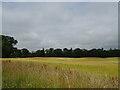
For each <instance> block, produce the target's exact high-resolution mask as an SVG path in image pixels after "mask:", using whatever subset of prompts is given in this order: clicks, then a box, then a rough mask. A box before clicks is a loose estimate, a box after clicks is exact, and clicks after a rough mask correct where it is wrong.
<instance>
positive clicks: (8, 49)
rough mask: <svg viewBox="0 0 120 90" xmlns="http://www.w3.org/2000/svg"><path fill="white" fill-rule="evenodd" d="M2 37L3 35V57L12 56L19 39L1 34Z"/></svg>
mask: <svg viewBox="0 0 120 90" xmlns="http://www.w3.org/2000/svg"><path fill="white" fill-rule="evenodd" d="M0 37H2V57H11V56H12V54H13V52H14V49H15V48H14V46H15V45H16V44H17V43H18V41H17V40H15V39H14V38H13V37H10V36H5V35H0Z"/></svg>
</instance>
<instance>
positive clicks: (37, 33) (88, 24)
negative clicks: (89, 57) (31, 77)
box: [2, 2, 118, 50]
mask: <svg viewBox="0 0 120 90" xmlns="http://www.w3.org/2000/svg"><path fill="white" fill-rule="evenodd" d="M2 10H3V13H2V14H3V22H2V24H3V26H2V33H3V34H5V35H9V36H13V37H14V38H15V39H17V40H18V44H17V47H18V48H28V49H29V50H38V49H41V48H65V47H66V48H77V47H78V48H86V49H91V48H105V49H109V48H117V47H118V25H117V24H118V7H117V2H114V3H113V2H111V3H110V2H107V3H105V2H103V3H102V2H96V3H95V2H88V3H87V2H86V3H83V2H81V3H80V2H75V3H74V2H67V3H65V2H63V3H62V2H57V3H55V2H47V3H42V2H26V3H25V2H16V3H14V2H11V3H10V2H4V3H3V7H2Z"/></svg>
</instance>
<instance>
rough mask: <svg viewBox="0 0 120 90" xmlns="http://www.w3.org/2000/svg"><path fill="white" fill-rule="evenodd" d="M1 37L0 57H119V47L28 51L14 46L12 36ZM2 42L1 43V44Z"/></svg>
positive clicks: (14, 42) (15, 41)
mask: <svg viewBox="0 0 120 90" xmlns="http://www.w3.org/2000/svg"><path fill="white" fill-rule="evenodd" d="M1 37H2V41H0V47H2V57H6V58H7V57H74V58H79V57H120V49H110V50H104V49H103V48H101V49H95V48H94V49H91V50H86V49H80V48H76V49H74V50H73V49H72V48H70V49H68V48H64V49H60V48H57V49H54V48H50V49H46V50H44V48H43V49H42V50H37V51H34V52H29V50H28V49H26V48H23V49H21V50H20V49H17V48H15V47H14V46H15V45H16V44H17V40H15V39H14V38H13V37H10V36H5V35H0V38H1ZM1 42H2V44H1Z"/></svg>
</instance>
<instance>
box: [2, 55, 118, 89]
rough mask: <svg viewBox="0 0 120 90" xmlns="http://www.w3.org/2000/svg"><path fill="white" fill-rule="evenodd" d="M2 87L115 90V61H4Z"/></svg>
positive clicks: (15, 59)
mask: <svg viewBox="0 0 120 90" xmlns="http://www.w3.org/2000/svg"><path fill="white" fill-rule="evenodd" d="M2 86H3V88H118V58H117V57H114V58H90V57H88V58H58V57H34V58H3V59H2Z"/></svg>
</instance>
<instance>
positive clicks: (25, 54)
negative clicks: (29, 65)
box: [21, 48, 30, 57]
mask: <svg viewBox="0 0 120 90" xmlns="http://www.w3.org/2000/svg"><path fill="white" fill-rule="evenodd" d="M29 56H30V52H29V50H28V49H26V48H23V49H22V50H21V57H29Z"/></svg>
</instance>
